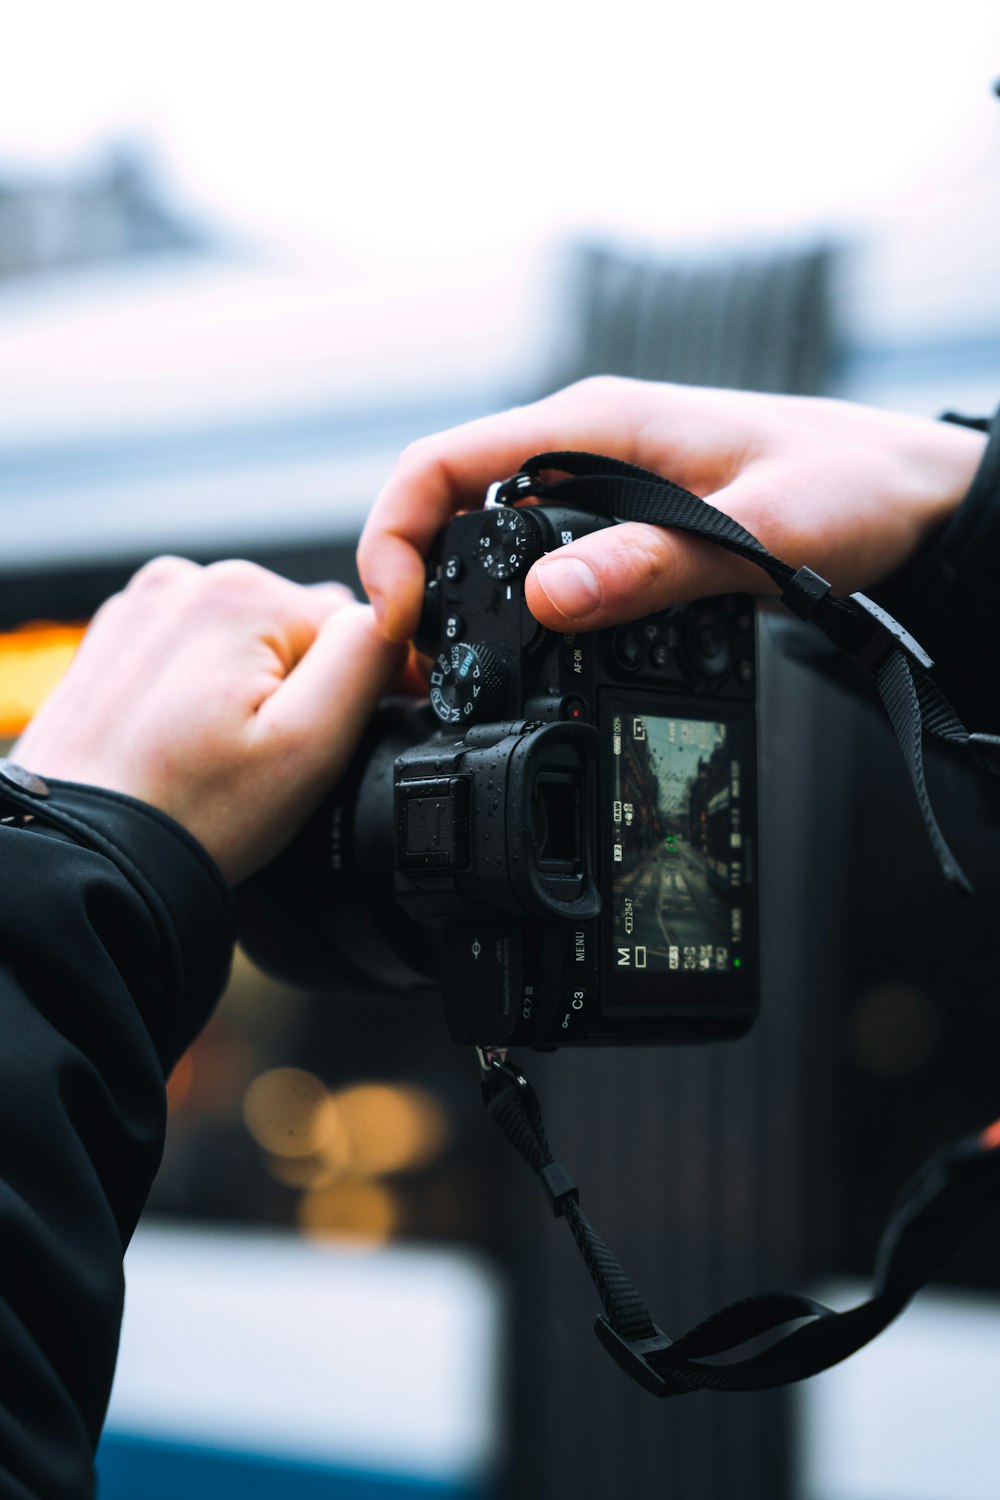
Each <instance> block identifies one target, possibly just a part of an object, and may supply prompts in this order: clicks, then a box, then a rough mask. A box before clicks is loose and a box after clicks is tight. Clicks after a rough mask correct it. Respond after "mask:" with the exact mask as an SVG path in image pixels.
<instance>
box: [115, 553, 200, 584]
mask: <svg viewBox="0 0 1000 1500" xmlns="http://www.w3.org/2000/svg"><path fill="white" fill-rule="evenodd" d="M197 566H198V565H197V563H193V562H189V561H188V560H187V558H184V557H173V556H170V555H164V556H163V557H154V558H152V559H151V561H150V562H148V563H144V564H143V566H142V567H141V568H140V569H139V571H138V572H137V573H135V574H134V575H133V577H132V578H131V579H130V580H129V582H128V584H127V585H126V588H127V589H128V590H133V591H134V590H138V589H159V588H164V587H165V586H166V585H168V584H171V583H176V582H177V581H178V580H179V579H181V578H186V577H189V576H190V574H191V573H193V572H195V571H196V569H197Z"/></svg>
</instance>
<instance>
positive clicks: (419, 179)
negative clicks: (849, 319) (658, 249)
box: [0, 0, 1000, 255]
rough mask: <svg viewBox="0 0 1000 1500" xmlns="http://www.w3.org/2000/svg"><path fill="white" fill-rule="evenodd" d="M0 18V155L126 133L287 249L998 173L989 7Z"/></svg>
mask: <svg viewBox="0 0 1000 1500" xmlns="http://www.w3.org/2000/svg"><path fill="white" fill-rule="evenodd" d="M0 14H2V15H3V20H4V28H3V35H4V44H3V56H2V63H0V170H3V169H4V168H7V169H10V168H16V169H22V168H25V167H29V166H37V167H47V166H50V165H59V164H62V163H65V162H67V161H73V160H79V159H81V158H83V157H85V156H86V154H87V153H88V151H91V150H93V149H94V148H95V147H96V146H97V145H99V144H100V143H101V142H103V141H106V140H108V139H109V138H113V137H116V136H122V135H129V136H138V137H139V138H141V139H144V140H146V141H148V142H149V144H150V145H151V146H152V147H153V148H154V149H155V151H156V153H157V154H158V156H159V158H160V160H161V162H162V164H163V166H164V169H165V170H166V172H167V173H168V175H169V178H170V179H171V180H172V182H173V183H174V185H175V186H176V188H177V189H178V191H179V192H180V193H181V194H182V195H183V196H184V197H185V198H186V199H188V200H189V201H190V202H192V203H195V204H198V205H199V206H201V207H202V208H203V209H204V211H205V213H206V214H207V215H209V216H211V217H215V218H219V219H222V220H224V221H225V222H227V223H228V224H230V225H232V226H238V227H239V228H241V229H243V230H245V231H247V232H248V233H250V234H252V235H253V236H255V237H261V238H265V239H271V240H279V241H284V242H285V243H297V244H300V245H303V246H307V245H312V246H322V245H323V244H324V243H332V242H334V241H336V242H337V243H338V244H340V245H343V244H345V242H347V243H350V242H359V243H360V244H362V245H363V246H364V247H365V248H366V250H368V251H371V249H373V248H374V247H376V246H381V247H382V248H383V249H384V250H385V251H386V252H387V253H389V254H394V253H396V252H397V251H404V252H405V253H407V254H410V255H412V254H413V253H415V252H416V253H426V252H430V253H436V252H437V251H438V250H439V249H440V248H441V247H452V248H455V247H465V248H469V247H471V246H473V245H476V244H484V243H489V244H491V245H495V244H497V243H498V241H502V240H503V239H504V238H509V239H512V240H513V239H516V238H519V237H520V238H525V237H527V238H529V239H534V238H539V237H543V236H545V235H547V234H549V233H551V232H552V231H553V230H555V231H561V230H563V229H564V228H565V227H566V226H567V225H611V226H615V227H618V228H619V229H621V230H622V231H625V232H629V233H635V232H639V233H641V234H649V235H651V236H653V237H655V238H658V239H659V238H669V239H677V238H678V237H684V236H691V237H694V238H704V237H705V236H709V235H716V234H720V233H721V234H723V235H726V234H741V233H743V232H745V231H746V230H748V229H755V230H761V229H763V230H765V231H772V230H774V229H776V228H782V227H784V226H788V225H790V224H813V223H824V222H830V221H832V222H839V221H841V220H843V219H847V220H851V219H855V218H858V217H860V218H861V219H868V218H870V217H873V216H874V217H876V218H877V217H878V216H879V215H882V214H884V213H886V212H890V211H892V209H893V206H894V205H900V204H903V205H905V204H906V203H908V202H909V201H910V200H911V199H912V197H913V195H914V193H926V192H928V191H932V192H933V190H934V184H936V185H937V188H938V189H939V190H941V191H945V190H950V189H951V188H952V187H953V186H954V182H955V178H956V176H958V177H961V176H963V175H965V174H969V173H972V175H974V176H975V175H977V174H979V173H982V172H984V171H991V172H992V173H993V180H994V181H996V179H997V176H1000V173H998V172H997V165H998V163H1000V103H997V102H995V101H992V100H991V98H990V96H989V83H990V80H991V79H992V78H993V77H994V76H995V75H997V74H1000V7H998V6H997V5H996V4H995V0H960V3H958V4H953V5H952V6H950V7H948V8H947V9H944V8H942V7H937V6H935V7H929V6H928V7H915V6H914V5H913V4H912V3H902V0H885V3H879V0H867V3H861V0H842V3H838V4H837V5H836V6H829V7H820V6H818V5H808V4H802V3H801V0H757V3H755V4H753V5H747V4H745V3H734V0H717V3H714V4H703V5H691V4H684V5H680V4H677V3H674V4H660V5H655V6H654V5H652V4H650V3H649V0H618V3H616V4H615V6H614V7H611V8H603V7H602V8H600V9H595V10H589V9H587V8H584V7H581V6H580V5H579V4H577V3H573V4H568V3H562V0H560V3H548V4H547V3H545V0H505V3H504V4H502V5H484V4H475V3H471V0H462V3H454V0H447V3H434V0H427V3H422V4H420V5H414V4H412V3H407V4H401V3H392V0H390V3H383V4H381V5H377V6H367V7H366V6H360V5H356V4H351V5H346V4H343V3H329V0H324V3H304V0H284V3H282V4H281V5H274V4H268V5H260V4H258V5H254V4H252V3H247V0H242V3H239V4H235V3H230V0H218V3H214V4H213V3H211V0H207V3H206V0H198V3H192V0H171V3H170V4H166V3H157V0H149V3H145V4H142V5H136V4H135V3H134V0H87V3H86V4H84V5H81V4H79V3H78V0H57V3H55V4H46V5H34V6H24V5H15V4H13V3H12V0H3V3H0ZM927 206H928V205H927V203H926V202H925V203H924V207H925V208H926V207H927Z"/></svg>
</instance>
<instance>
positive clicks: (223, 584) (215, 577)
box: [205, 557, 274, 595]
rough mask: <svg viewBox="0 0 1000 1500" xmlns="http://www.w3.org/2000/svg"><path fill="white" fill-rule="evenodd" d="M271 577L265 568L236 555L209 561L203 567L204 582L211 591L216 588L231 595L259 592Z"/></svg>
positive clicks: (270, 580)
mask: <svg viewBox="0 0 1000 1500" xmlns="http://www.w3.org/2000/svg"><path fill="white" fill-rule="evenodd" d="M273 578H274V575H273V574H271V573H268V571H267V569H266V568H262V567H260V566H259V565H258V564H257V563H252V562H247V561H246V560H245V559H243V558H238V557H228V558H226V559H224V561H222V562H216V563H210V564H209V566H208V567H207V568H206V569H205V583H206V585H207V586H208V587H209V588H210V589H211V590H213V592H214V591H215V590H218V591H219V592H221V593H231V594H233V595H242V594H250V593H254V594H256V593H259V591H260V590H261V589H263V588H265V587H266V586H267V585H268V583H269V582H272V581H273Z"/></svg>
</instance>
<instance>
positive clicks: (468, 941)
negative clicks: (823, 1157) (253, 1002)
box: [239, 486, 759, 1049]
mask: <svg viewBox="0 0 1000 1500" xmlns="http://www.w3.org/2000/svg"><path fill="white" fill-rule="evenodd" d="M493 489H494V492H495V491H496V490H497V489H498V487H497V486H494V487H493ZM613 524H615V523H614V522H613V521H610V520H608V519H605V518H602V517H599V516H595V515H592V514H589V513H588V512H586V511H584V510H581V509H577V508H573V507H568V506H564V505H557V504H548V503H540V504H533V503H530V502H529V503H526V504H512V503H506V502H505V501H499V500H497V499H495V498H492V495H491V498H490V499H488V500H487V505H486V508H485V509H483V510H480V511H476V512H468V513H465V514H461V515H458V516H456V517H455V518H454V519H453V520H451V521H450V522H449V523H448V525H447V526H446V527H445V528H444V530H443V531H442V532H441V533H440V534H439V535H438V537H437V538H436V540H435V543H434V545H433V547H432V549H431V552H430V555H429V558H428V563H427V581H426V587H425V594H424V603H423V611H422V616H421V620H420V627H419V631H418V634H417V638H416V644H417V646H418V648H419V649H420V650H421V651H422V652H423V653H425V654H426V656H428V657H429V658H430V661H431V666H430V674H429V702H427V703H422V704H420V705H418V706H414V705H413V703H412V700H411V701H409V702H407V703H392V702H388V703H386V704H384V705H383V706H382V707H381V709H380V711H379V713H378V714H377V715H376V717H375V720H374V721H373V723H372V725H371V727H370V730H369V734H368V736H367V739H366V741H365V742H364V743H363V745H362V746H361V748H360V750H359V752H358V754H357V755H356V756H355V759H354V762H353V764H352V766H351V768H350V769H349V771H348V773H347V774H346V775H345V776H344V777H343V778H342V780H341V782H340V784H339V786H338V787H337V789H336V791H335V793H334V794H333V796H332V797H331V798H330V799H329V800H328V801H327V802H326V803H325V804H324V806H323V807H322V808H321V809H320V810H319V812H318V813H317V814H315V815H314V817H313V818H312V819H311V820H310V822H309V824H308V825H307V826H306V827H305V828H304V829H303V830H302V832H301V833H300V834H299V835H298V836H297V837H296V838H295V839H294V840H293V841H292V843H291V844H290V845H289V847H288V848H287V849H286V850H285V852H284V853H283V854H282V855H281V856H280V857H279V858H278V859H277V860H276V861H275V862H274V863H273V864H272V865H270V866H268V868H267V869H266V870H264V871H263V872H261V874H260V875H258V876H256V877H254V878H253V879H252V880H251V881H248V882H247V883H246V884H245V885H244V887H243V888H242V890H241V892H240V893H239V900H240V905H241V936H242V940H243V942H244V945H245V946H246V947H247V949H248V951H249V952H250V953H251V955H252V956H253V957H255V958H256V959H257V960H258V961H259V962H260V963H261V964H262V965H263V966H264V967H265V968H268V969H270V970H272V971H277V972H278V973H280V974H282V975H284V976H285V977H288V978H291V979H294V980H298V981H299V982H302V983H305V984H307V985H312V986H328V985H329V984H330V982H331V980H332V979H333V978H334V976H335V974H336V973H337V972H338V970H342V969H343V967H344V965H345V964H346V965H347V966H348V967H349V968H350V969H352V970H354V971H355V972H356V973H358V974H360V975H362V976H364V977H365V978H367V979H368V980H370V981H371V982H372V983H373V984H375V985H377V986H379V987H381V988H385V987H391V988H407V987H414V986H425V987H426V986H437V987H439V988H440V989H441V992H442V995H443V999H444V1005H445V1012H446V1017H447V1023H448V1027H449V1030H450V1032H451V1035H452V1037H453V1038H454V1040H455V1041H456V1042H462V1043H472V1044H474V1045H477V1046H479V1047H482V1048H483V1049H500V1048H505V1047H508V1046H510V1045H512V1044H514V1043H517V1044H520V1045H527V1046H532V1047H538V1048H551V1047H555V1046H563V1045H579V1044H588V1043H593V1044H609V1043H630V1042H631V1043H636V1042H639V1043H645V1042H701V1041H712V1040H721V1039H725V1038H729V1037H735V1036H739V1035H740V1034H741V1033H742V1032H744V1031H745V1030H746V1029H747V1028H748V1027H749V1026H750V1024H751V1023H752V1021H753V1019H754V1017H755V1015H756V1013H757V1009H758V1004H759V945H758V916H757V909H758V904H757V878H756V847H757V775H756V689H755V679H756V653H755V640H756V634H755V619H754V610H753V605H752V603H751V601H750V600H749V599H748V598H747V597H745V596H743V595H728V596H724V597H720V598H714V599H706V600H699V601H697V602H695V603H692V604H685V605H679V606H676V607H674V608H671V609H667V610H664V611H663V612H661V613H659V614H655V615H650V616H647V617H646V618H644V619H640V620H636V621H633V622H632V623H630V624H625V625H619V626H617V627H614V628H612V629H606V630H598V631H594V632H591V633H579V634H572V635H561V634H559V633H557V632H554V631H550V630H547V629H545V628H544V627H543V626H542V625H540V624H539V623H538V621H537V620H536V619H535V618H534V616H533V615H532V614H531V612H530V611H529V609H528V607H527V605H526V603H525V598H524V579H525V575H526V574H527V572H528V569H529V568H530V567H531V565H532V564H533V563H534V562H535V561H536V560H537V559H538V558H539V557H541V556H542V554H543V553H545V552H550V551H552V550H554V549H555V548H558V547H560V546H564V545H566V544H567V543H569V542H572V541H575V540H576V539H577V538H579V537H581V536H583V535H585V534H587V533H590V532H594V531H596V530H599V529H602V528H603V527H606V526H608V525H613Z"/></svg>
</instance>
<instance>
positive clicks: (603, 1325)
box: [594, 1313, 698, 1396]
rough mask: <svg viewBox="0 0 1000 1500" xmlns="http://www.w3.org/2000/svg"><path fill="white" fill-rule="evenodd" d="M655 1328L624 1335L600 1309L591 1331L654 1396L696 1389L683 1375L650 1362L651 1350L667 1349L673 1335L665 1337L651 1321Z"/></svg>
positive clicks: (672, 1394)
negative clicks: (638, 1335)
mask: <svg viewBox="0 0 1000 1500" xmlns="http://www.w3.org/2000/svg"><path fill="white" fill-rule="evenodd" d="M652 1326H653V1328H654V1329H655V1332H654V1334H653V1337H652V1338H648V1339H626V1338H623V1337H622V1335H621V1334H620V1333H616V1332H615V1330H614V1329H613V1328H612V1326H611V1324H610V1323H609V1322H608V1319H607V1318H606V1317H605V1316H604V1315H603V1313H601V1314H598V1316H597V1318H596V1319H595V1320H594V1332H595V1333H596V1334H597V1337H598V1339H599V1340H600V1341H601V1343H602V1344H603V1345H604V1347H605V1349H606V1350H607V1351H608V1353H609V1354H610V1355H611V1358H612V1359H613V1360H614V1361H615V1364H617V1365H620V1366H621V1368H622V1369H623V1370H624V1371H625V1373H626V1375H630V1376H631V1377H632V1379H633V1380H634V1381H636V1382H637V1383H638V1384H639V1385H641V1386H642V1387H643V1389H644V1390H647V1391H650V1392H651V1393H652V1394H653V1395H654V1396H689V1395H691V1394H692V1392H694V1391H696V1390H697V1389H698V1387H697V1386H696V1385H689V1384H688V1383H687V1382H686V1381H685V1379H684V1376H683V1375H681V1374H680V1373H679V1372H675V1371H673V1370H666V1371H664V1372H663V1373H662V1374H661V1372H660V1371H659V1370H656V1369H654V1368H653V1366H652V1365H651V1364H650V1363H649V1356H650V1355H651V1354H659V1353H661V1352H662V1351H664V1350H666V1349H669V1348H670V1345H671V1344H672V1343H673V1339H671V1338H668V1337H667V1335H666V1334H665V1333H664V1332H663V1330H662V1328H657V1327H656V1324H655V1323H654V1324H653V1325H652Z"/></svg>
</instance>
